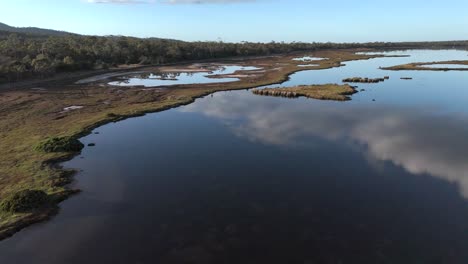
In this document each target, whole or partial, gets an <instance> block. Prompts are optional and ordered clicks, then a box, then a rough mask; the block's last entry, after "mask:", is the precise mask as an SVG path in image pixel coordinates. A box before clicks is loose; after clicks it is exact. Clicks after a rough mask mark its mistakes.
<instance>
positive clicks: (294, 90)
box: [252, 84, 357, 101]
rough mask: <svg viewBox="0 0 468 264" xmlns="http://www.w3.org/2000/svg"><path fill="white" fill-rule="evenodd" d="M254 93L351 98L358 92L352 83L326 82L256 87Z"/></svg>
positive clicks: (333, 98)
mask: <svg viewBox="0 0 468 264" xmlns="http://www.w3.org/2000/svg"><path fill="white" fill-rule="evenodd" d="M252 93H254V94H257V95H268V96H279V97H289V98H295V97H300V96H304V97H308V98H313V99H319V100H335V101H346V100H350V97H349V95H352V94H354V93H357V90H356V89H355V88H353V87H352V86H350V85H347V84H345V85H338V84H324V85H300V86H294V87H286V88H264V89H255V90H253V91H252Z"/></svg>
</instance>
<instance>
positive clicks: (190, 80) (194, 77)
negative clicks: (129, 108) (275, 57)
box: [109, 65, 261, 87]
mask: <svg viewBox="0 0 468 264" xmlns="http://www.w3.org/2000/svg"><path fill="white" fill-rule="evenodd" d="M260 69H261V68H257V67H243V66H235V65H231V66H220V67H218V68H217V69H216V70H213V71H211V72H182V73H146V74H138V75H137V76H133V77H129V76H123V77H120V79H121V80H118V81H114V82H110V83H109V84H110V85H116V86H140V85H141V86H145V87H155V86H164V85H176V84H195V83H196V84H203V83H225V82H235V81H238V80H239V78H232V77H227V78H212V76H215V75H221V74H222V75H228V74H233V73H235V72H236V71H252V70H260ZM210 77H211V78H210Z"/></svg>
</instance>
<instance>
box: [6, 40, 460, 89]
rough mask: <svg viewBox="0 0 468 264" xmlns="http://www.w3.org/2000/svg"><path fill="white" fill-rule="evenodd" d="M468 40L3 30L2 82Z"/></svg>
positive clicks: (433, 45)
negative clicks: (262, 39)
mask: <svg viewBox="0 0 468 264" xmlns="http://www.w3.org/2000/svg"><path fill="white" fill-rule="evenodd" d="M466 47H468V41H454V42H400V43H390V42H372V43H329V42H328V43H316V42H313V43H304V42H292V43H284V42H269V43H253V42H241V43H224V42H215V41H210V42H185V41H179V40H170V39H159V38H146V39H142V38H134V37H125V36H102V37H101V36H83V35H76V34H68V35H59V36H56V35H49V36H47V35H39V34H25V33H12V32H7V31H0V82H15V81H18V80H22V79H26V78H33V77H36V78H37V77H38V78H43V77H48V76H52V75H54V74H55V73H60V72H71V71H78V70H92V69H107V68H110V67H114V66H116V65H120V64H141V65H161V64H167V63H176V62H183V61H193V60H203V59H216V58H226V57H235V56H253V55H270V54H279V53H288V52H294V51H314V50H321V49H344V48H377V49H394V48H408V49H409V48H466Z"/></svg>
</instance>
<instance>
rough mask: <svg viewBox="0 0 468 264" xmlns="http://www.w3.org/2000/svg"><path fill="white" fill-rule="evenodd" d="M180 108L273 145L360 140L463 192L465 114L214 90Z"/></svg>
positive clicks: (379, 156) (377, 153)
mask: <svg viewBox="0 0 468 264" xmlns="http://www.w3.org/2000/svg"><path fill="white" fill-rule="evenodd" d="M215 97H216V100H212V99H211V98H205V99H202V100H199V101H197V102H196V103H194V104H192V105H189V106H186V107H184V108H183V109H182V111H189V112H201V113H203V114H205V115H208V116H211V117H215V118H218V119H221V120H223V121H224V122H226V124H227V125H228V126H229V127H230V128H231V129H232V131H233V132H234V133H235V134H236V135H238V136H240V137H245V138H248V139H249V140H251V141H255V142H261V143H264V144H274V145H288V146H290V145H296V146H300V145H301V144H303V143H304V142H305V141H304V138H307V137H319V138H322V139H325V140H329V141H340V142H341V141H342V142H345V143H346V144H358V145H363V146H365V148H366V149H367V152H368V153H366V154H367V155H368V156H370V157H372V158H373V159H375V160H379V161H390V162H393V163H394V164H395V165H398V166H401V167H403V168H404V169H406V170H407V171H409V172H411V173H413V174H424V173H427V174H429V175H432V176H434V177H437V178H440V179H444V180H447V181H449V182H453V183H457V184H458V185H459V186H460V192H461V194H462V195H463V197H465V198H468V162H467V161H466V157H468V140H466V137H467V135H468V118H467V116H465V115H450V116H449V115H442V114H436V113H435V111H428V110H424V109H420V108H411V109H409V108H399V109H395V108H394V107H393V108H392V107H389V106H376V105H373V106H364V105H361V106H359V105H356V104H342V103H330V102H321V101H312V100H294V101H291V100H288V99H280V98H268V97H257V96H251V95H250V94H249V93H247V92H235V93H218V94H216V95H215Z"/></svg>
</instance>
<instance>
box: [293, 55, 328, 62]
mask: <svg viewBox="0 0 468 264" xmlns="http://www.w3.org/2000/svg"><path fill="white" fill-rule="evenodd" d="M325 59H326V58H318V57H311V56H304V57H301V58H293V59H292V60H293V61H304V62H307V61H318V60H325Z"/></svg>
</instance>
